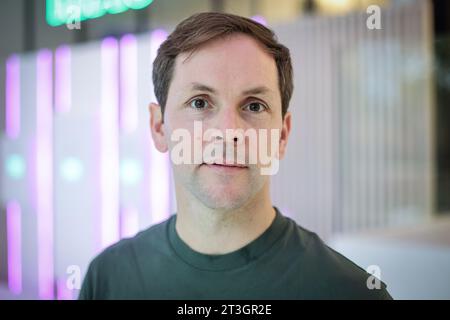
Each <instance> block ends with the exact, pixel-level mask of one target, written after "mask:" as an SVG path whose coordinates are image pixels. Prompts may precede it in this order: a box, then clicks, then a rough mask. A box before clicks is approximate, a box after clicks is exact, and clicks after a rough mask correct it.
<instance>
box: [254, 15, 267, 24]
mask: <svg viewBox="0 0 450 320" xmlns="http://www.w3.org/2000/svg"><path fill="white" fill-rule="evenodd" d="M251 19H252V20H253V21H256V22H258V23H260V24H262V25H263V26H267V20H266V18H264V17H263V16H260V15H256V16H253V17H251Z"/></svg>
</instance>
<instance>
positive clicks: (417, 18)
mask: <svg viewBox="0 0 450 320" xmlns="http://www.w3.org/2000/svg"><path fill="white" fill-rule="evenodd" d="M368 17H369V14H367V13H365V12H361V13H354V14H350V15H345V16H338V17H323V16H322V17H320V16H314V17H303V18H301V19H300V20H298V21H297V22H294V23H290V24H288V25H280V26H275V27H274V30H275V32H276V33H277V35H278V36H279V39H280V41H281V42H282V43H284V44H285V45H286V46H287V47H288V48H290V50H291V54H292V57H293V63H294V77H295V79H294V85H295V90H294V96H293V98H292V101H291V105H290V111H291V112H292V114H293V130H292V135H291V138H290V141H289V144H288V154H287V157H286V158H285V159H284V160H283V161H282V163H281V168H280V171H279V173H278V174H277V175H276V176H275V177H274V178H273V182H272V194H273V199H274V203H275V204H276V205H277V206H278V207H279V208H280V209H281V210H283V211H284V212H285V213H286V215H288V216H291V217H292V218H293V219H295V220H296V221H297V222H298V223H300V224H301V225H302V226H304V227H306V228H308V229H311V230H313V231H315V232H317V233H318V234H319V235H320V236H322V237H324V238H325V239H327V238H329V237H330V236H331V235H334V234H337V233H346V232H357V231H361V230H367V229H371V228H382V227H390V226H398V225H405V224H411V223H417V222H420V221H422V220H424V219H427V218H428V217H429V216H430V214H431V211H432V199H433V165H432V163H433V156H432V155H433V144H432V137H433V133H432V130H433V126H432V119H433V95H432V76H431V70H432V67H431V60H432V55H433V51H432V40H433V38H432V32H431V26H432V18H431V7H430V5H429V3H428V2H427V1H411V2H407V3H403V4H402V5H397V6H396V5H393V6H391V7H388V8H384V9H382V11H381V23H382V29H381V30H376V29H375V30H370V29H368V28H367V26H366V21H367V18H368Z"/></svg>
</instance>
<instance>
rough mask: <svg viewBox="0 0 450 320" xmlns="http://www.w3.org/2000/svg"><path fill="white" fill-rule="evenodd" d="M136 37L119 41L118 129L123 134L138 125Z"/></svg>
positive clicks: (128, 36)
mask: <svg viewBox="0 0 450 320" xmlns="http://www.w3.org/2000/svg"><path fill="white" fill-rule="evenodd" d="M137 57H138V55H137V41H136V36H134V35H132V34H128V35H125V36H123V37H122V39H121V40H120V128H121V130H122V131H123V132H125V133H131V132H133V131H135V130H136V129H137V124H138V97H137V90H138V89H137V88H138V83H137V79H138V66H137Z"/></svg>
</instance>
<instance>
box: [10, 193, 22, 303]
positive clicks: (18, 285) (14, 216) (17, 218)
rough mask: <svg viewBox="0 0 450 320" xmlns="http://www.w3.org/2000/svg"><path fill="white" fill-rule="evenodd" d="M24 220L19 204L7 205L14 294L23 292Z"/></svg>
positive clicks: (14, 202) (11, 286) (11, 277)
mask: <svg viewBox="0 0 450 320" xmlns="http://www.w3.org/2000/svg"><path fill="white" fill-rule="evenodd" d="M21 225H22V219H21V208H20V205H19V203H17V202H16V201H11V202H9V203H8V204H7V205H6V236H7V246H8V287H9V290H10V291H11V292H12V293H14V294H20V293H21V292H22V227H21Z"/></svg>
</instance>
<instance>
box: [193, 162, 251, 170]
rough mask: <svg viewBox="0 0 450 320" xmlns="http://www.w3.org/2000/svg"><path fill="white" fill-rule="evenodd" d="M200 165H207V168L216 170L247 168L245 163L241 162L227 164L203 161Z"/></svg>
mask: <svg viewBox="0 0 450 320" xmlns="http://www.w3.org/2000/svg"><path fill="white" fill-rule="evenodd" d="M202 165H205V166H207V167H208V168H212V169H217V170H243V169H248V167H247V166H246V165H243V164H227V163H212V164H208V163H203V164H202Z"/></svg>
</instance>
